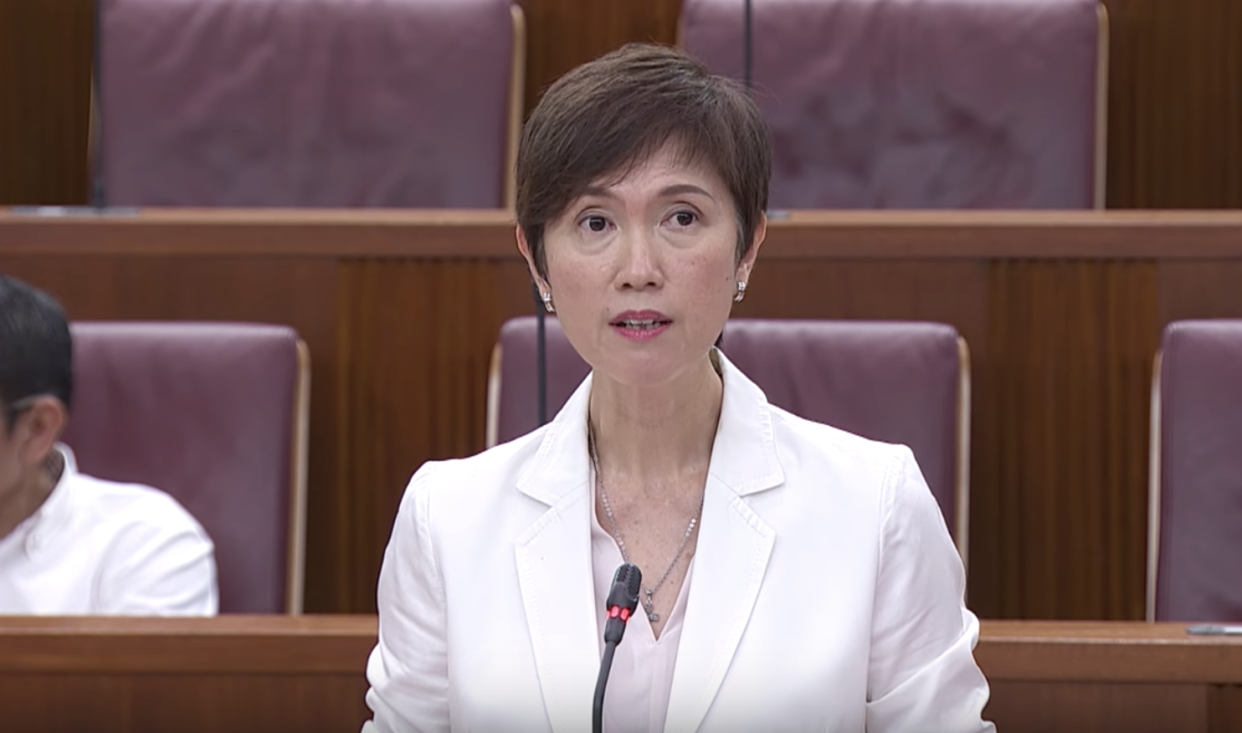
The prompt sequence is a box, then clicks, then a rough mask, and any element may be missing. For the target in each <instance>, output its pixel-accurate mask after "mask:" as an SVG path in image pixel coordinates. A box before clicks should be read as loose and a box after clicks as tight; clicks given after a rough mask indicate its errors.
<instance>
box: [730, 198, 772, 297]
mask: <svg viewBox="0 0 1242 733" xmlns="http://www.w3.org/2000/svg"><path fill="white" fill-rule="evenodd" d="M767 236H768V215H767V214H760V215H759V223H758V224H757V225H756V226H755V236H754V238H753V239H752V240H751V244H750V249H748V250H746V254H744V255H742V260H741V261H740V262H738V263H737V280H738V282H743V283H744V282H749V281H750V274H751V271H752V270H753V269H754V267H755V258H756V257H758V256H759V248H760V247H761V246H763V241H764V240H765V239H767Z"/></svg>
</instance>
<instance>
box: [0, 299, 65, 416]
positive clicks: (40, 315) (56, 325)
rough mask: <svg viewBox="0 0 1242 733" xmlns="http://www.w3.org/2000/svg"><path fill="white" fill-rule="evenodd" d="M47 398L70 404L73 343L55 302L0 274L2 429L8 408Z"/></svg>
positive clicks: (13, 414)
mask: <svg viewBox="0 0 1242 733" xmlns="http://www.w3.org/2000/svg"><path fill="white" fill-rule="evenodd" d="M42 395H52V396H54V397H57V398H58V399H60V401H61V402H63V403H64V404H65V408H66V409H69V408H70V407H71V405H72V403H73V341H72V339H71V337H70V335H69V322H68V320H67V319H66V318H65V311H64V309H63V308H61V306H60V303H57V302H56V299H55V298H53V297H52V296H50V295H48V294H47V293H45V292H43V291H42V290H39V289H37V288H34V287H31V286H30V285H27V284H26V283H24V282H22V281H21V280H17V279H15V278H11V277H8V276H7V275H3V274H0V403H3V408H4V427H5V430H10V429H12V427H13V421H14V418H16V414H15V413H14V412H13V411H12V408H13V404H14V403H16V402H17V401H19V400H23V399H26V398H27V397H36V396H42Z"/></svg>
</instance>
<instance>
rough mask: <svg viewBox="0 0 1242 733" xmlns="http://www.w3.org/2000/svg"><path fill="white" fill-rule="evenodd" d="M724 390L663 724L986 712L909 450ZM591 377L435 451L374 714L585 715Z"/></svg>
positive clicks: (387, 568) (418, 718) (486, 727)
mask: <svg viewBox="0 0 1242 733" xmlns="http://www.w3.org/2000/svg"><path fill="white" fill-rule="evenodd" d="M720 362H721V365H722V373H723V378H724V401H723V404H722V407H721V413H720V424H719V427H718V429H717V433H716V440H715V444H714V447H713V449H712V457H711V464H710V468H709V470H708V478H707V486H706V495H705V497H704V502H703V518H702V523H701V524H700V530H699V532H700V534H699V538H698V545H697V550H696V552H695V559H694V574H693V576H692V578H691V579H690V582H691V586H690V588H689V595H688V597H687V605H686V609H685V620H684V627H683V632H682V637H681V645H680V647H679V650H678V654H677V662H676V668H675V671H674V673H673V683H672V690H671V697H670V700H669V706H668V716H667V718H666V722H665V727H664V730H665V731H667V732H668V733H691V732H692V731H704V732H708V731H712V732H715V731H722V732H723V731H739V732H741V731H746V732H747V733H753V732H754V731H850V732H853V731H863V730H866V731H872V732H877V731H888V732H890V733H917V732H918V731H926V732H929V733H930V732H933V731H934V732H936V733H940V732H944V733H948V732H953V733H957V732H961V733H966V732H967V731H991V730H993V728H992V726H991V725H990V724H987V723H984V722H983V721H982V710H983V706H984V704H985V703H986V702H987V698H988V687H987V682H986V681H985V680H984V678H983V675H982V673H981V672H980V671H979V668H978V667H977V666H976V665H975V662H974V658H973V656H972V650H973V648H974V644H975V642H976V640H977V637H978V628H979V626H978V621H977V620H976V618H975V616H974V615H973V614H972V613H971V612H970V611H968V610H967V609H966V608H965V606H964V604H963V591H964V587H965V578H964V573H963V570H962V565H961V561H960V559H959V558H958V555H957V551H956V549H955V548H954V546H953V542H952V541H951V540H950V538H949V534H948V530H947V529H946V527H945V522H944V520H943V518H942V517H941V515H940V511H939V508H938V507H937V505H936V502H935V500H934V499H933V497H932V495H931V492H930V491H929V490H928V488H927V485H926V483H925V482H924V481H923V478H922V475H921V474H920V473H919V470H918V467H917V466H916V465H915V461H914V457H913V455H912V454H911V452H910V450H909V449H907V448H905V447H901V446H893V445H887V444H883V443H876V442H872V441H869V440H865V439H863V438H860V437H857V436H854V435H851V434H849V433H845V432H842V431H840V430H837V429H835V428H831V427H827V426H824V425H820V424H817V423H812V422H809V421H807V420H803V419H801V418H798V417H795V416H794V415H791V414H790V413H788V412H785V411H784V410H781V409H779V408H777V407H774V406H772V405H771V404H769V403H768V401H767V398H766V397H765V396H764V394H763V392H762V391H761V390H760V389H759V388H758V387H757V386H755V384H754V383H753V382H751V381H750V380H749V379H748V378H747V377H746V376H745V375H743V374H742V373H741V372H740V371H738V370H737V368H736V367H734V366H733V365H731V364H730V363H729V362H728V361H727V360H726V359H724V358H721V359H720ZM590 390H591V378H590V377H588V378H587V379H586V381H585V382H583V384H582V385H581V386H580V387H579V388H578V390H577V391H576V392H574V394H573V396H572V397H571V398H570V399H569V402H568V403H566V405H565V407H564V408H563V409H562V410H561V412H560V413H559V414H558V415H557V416H556V418H555V419H554V420H553V421H552V422H551V423H550V424H548V425H546V426H544V427H543V428H541V429H539V430H536V431H535V432H533V433H530V434H529V435H526V436H524V437H522V438H519V439H517V440H514V441H512V442H510V443H506V444H504V445H500V446H497V447H495V448H493V449H491V450H489V451H486V452H484V453H481V454H479V455H477V456H473V457H471V458H466V459H461V460H453V461H443V462H435V463H428V464H426V465H424V466H423V467H422V468H421V469H419V471H418V472H417V473H416V474H415V475H414V477H413V479H412V480H411V481H410V486H409V488H408V489H407V490H406V493H405V497H404V498H403V499H402V502H401V509H400V512H399V513H398V516H397V520H396V524H395V526H394V527H393V532H392V538H391V540H390V542H389V544H388V549H387V552H386V553H385V555H384V565H383V569H382V570H381V572H380V579H379V643H378V644H377V646H376V647H375V650H374V651H373V652H372V654H371V658H370V661H369V663H368V665H367V676H368V679H369V681H370V683H371V689H370V691H369V692H368V693H367V704H368V705H369V706H370V707H371V709H372V711H374V721H373V722H371V723H368V724H367V725H366V726H364V729H363V730H364V731H379V732H382V733H395V732H396V731H450V730H451V731H479V732H481V733H491V732H493V731H504V732H508V731H517V732H525V731H551V732H552V733H587V732H589V731H590V730H591V704H592V697H593V693H594V688H595V678H596V674H597V671H598V669H599V659H600V652H601V645H602V642H601V641H600V639H598V638H597V637H598V635H599V634H598V626H597V621H596V618H595V614H596V605H595V604H596V601H595V598H594V582H593V571H592V567H593V565H592V559H591V544H590V528H591V514H590V513H591V511H592V508H593V504H594V497H593V493H592V489H591V486H590V479H589V477H590V467H589V459H588V456H587V446H586V436H587V424H586V420H587V406H588V398H589V395H590Z"/></svg>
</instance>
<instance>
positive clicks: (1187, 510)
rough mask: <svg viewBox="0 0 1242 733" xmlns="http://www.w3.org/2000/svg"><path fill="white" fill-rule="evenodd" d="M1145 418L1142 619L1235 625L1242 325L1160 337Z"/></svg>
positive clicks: (1239, 577)
mask: <svg viewBox="0 0 1242 733" xmlns="http://www.w3.org/2000/svg"><path fill="white" fill-rule="evenodd" d="M1151 415H1152V418H1151V419H1152V423H1151V426H1152V441H1151V474H1150V477H1151V491H1150V499H1151V503H1150V507H1149V514H1148V522H1149V530H1150V532H1149V537H1148V566H1147V567H1148V574H1147V618H1148V620H1151V621H1234V622H1238V621H1242V320H1240V321H1181V322H1176V323H1172V324H1170V325H1169V327H1168V328H1166V329H1165V332H1164V339H1163V343H1162V344H1161V350H1160V355H1159V356H1157V358H1156V369H1155V377H1154V379H1153V384H1152V412H1151Z"/></svg>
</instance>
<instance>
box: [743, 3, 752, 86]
mask: <svg viewBox="0 0 1242 733" xmlns="http://www.w3.org/2000/svg"><path fill="white" fill-rule="evenodd" d="M742 12H743V13H744V14H743V16H742V74H743V77H742V78H743V80H744V81H745V83H746V91H750V90H751V86H752V79H751V76H752V72H753V69H754V27H753V24H754V18H753V16H754V12H753V10H752V8H751V0H743V3H742Z"/></svg>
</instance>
